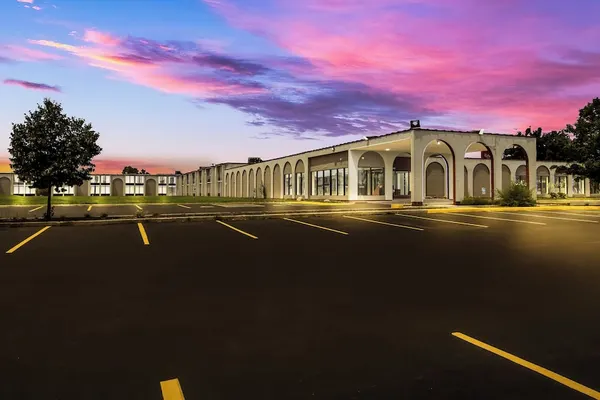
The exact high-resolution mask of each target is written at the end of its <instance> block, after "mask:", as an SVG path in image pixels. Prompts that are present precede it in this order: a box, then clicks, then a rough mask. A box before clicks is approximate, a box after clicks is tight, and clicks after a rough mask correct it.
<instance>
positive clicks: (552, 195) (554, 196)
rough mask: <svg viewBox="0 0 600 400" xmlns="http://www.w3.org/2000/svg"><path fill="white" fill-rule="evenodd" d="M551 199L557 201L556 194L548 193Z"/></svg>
mask: <svg viewBox="0 0 600 400" xmlns="http://www.w3.org/2000/svg"><path fill="white" fill-rule="evenodd" d="M550 198H551V199H558V194H557V193H556V192H550Z"/></svg>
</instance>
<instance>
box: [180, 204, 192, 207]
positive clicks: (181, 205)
mask: <svg viewBox="0 0 600 400" xmlns="http://www.w3.org/2000/svg"><path fill="white" fill-rule="evenodd" d="M177 206H178V207H183V208H192V207H188V206H184V205H183V204H177Z"/></svg>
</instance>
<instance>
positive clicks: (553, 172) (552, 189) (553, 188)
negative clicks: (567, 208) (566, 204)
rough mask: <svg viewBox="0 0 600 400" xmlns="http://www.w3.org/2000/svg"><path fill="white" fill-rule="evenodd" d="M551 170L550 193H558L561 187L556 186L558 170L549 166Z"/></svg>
mask: <svg viewBox="0 0 600 400" xmlns="http://www.w3.org/2000/svg"><path fill="white" fill-rule="evenodd" d="M548 169H549V170H550V182H548V185H549V188H548V193H552V192H555V193H558V192H559V191H560V188H559V187H556V186H555V183H556V170H555V169H553V168H548Z"/></svg>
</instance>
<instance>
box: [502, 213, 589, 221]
mask: <svg viewBox="0 0 600 400" xmlns="http://www.w3.org/2000/svg"><path fill="white" fill-rule="evenodd" d="M501 214H510V215H524V214H519V213H513V212H505V211H502V212H501ZM525 215H526V216H527V217H535V218H547V219H558V220H561V221H575V222H591V223H592V224H597V223H598V221H595V220H592V219H579V218H565V217H550V216H548V215H538V214H532V213H527V214H525Z"/></svg>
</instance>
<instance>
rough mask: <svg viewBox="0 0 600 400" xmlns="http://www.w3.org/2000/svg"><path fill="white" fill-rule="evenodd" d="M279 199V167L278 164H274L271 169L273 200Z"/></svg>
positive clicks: (280, 194)
mask: <svg viewBox="0 0 600 400" xmlns="http://www.w3.org/2000/svg"><path fill="white" fill-rule="evenodd" d="M281 197H282V192H281V167H280V166H279V164H275V166H274V167H273V198H274V199H280V198H281Z"/></svg>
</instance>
